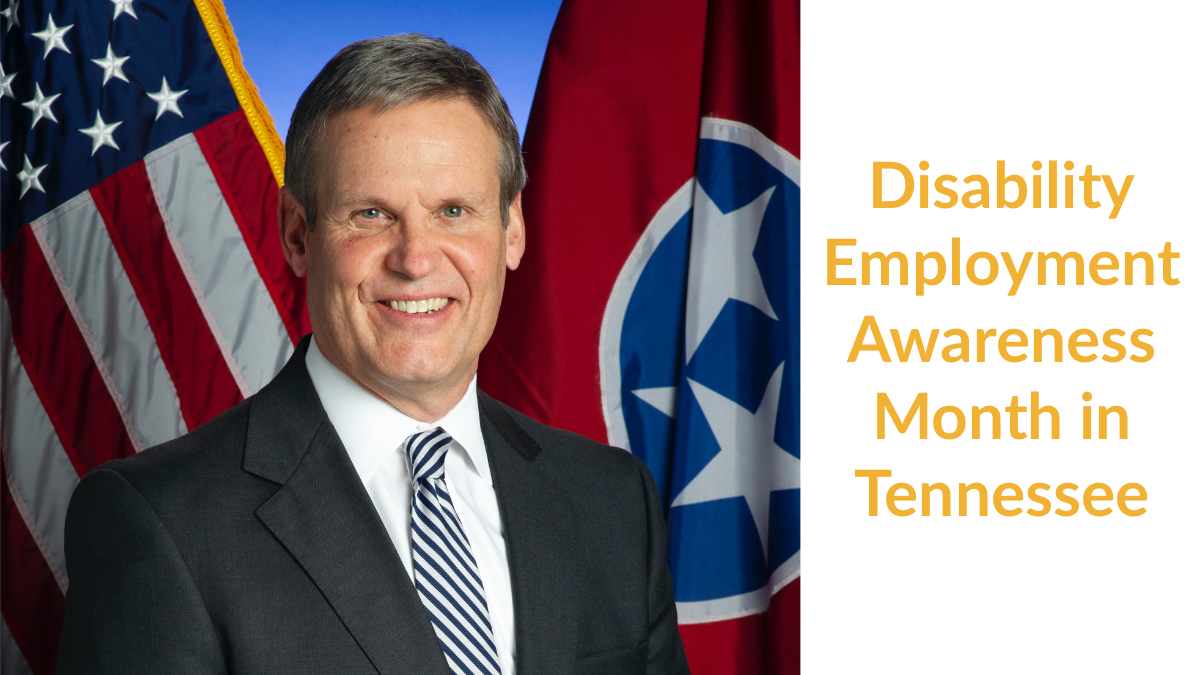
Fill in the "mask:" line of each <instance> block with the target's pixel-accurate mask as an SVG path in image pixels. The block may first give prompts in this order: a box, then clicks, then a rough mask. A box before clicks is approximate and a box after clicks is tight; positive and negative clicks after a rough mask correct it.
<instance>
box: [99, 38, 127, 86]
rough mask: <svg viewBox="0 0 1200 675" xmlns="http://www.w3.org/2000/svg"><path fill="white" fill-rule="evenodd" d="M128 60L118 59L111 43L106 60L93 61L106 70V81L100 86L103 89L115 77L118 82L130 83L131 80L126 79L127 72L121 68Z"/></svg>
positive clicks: (125, 57) (124, 57) (123, 57)
mask: <svg viewBox="0 0 1200 675" xmlns="http://www.w3.org/2000/svg"><path fill="white" fill-rule="evenodd" d="M128 60H129V57H128V56H122V57H121V58H117V56H116V55H115V54H113V50H112V43H109V45H108V53H107V54H105V56H104V58H102V59H92V63H94V64H96V65H98V66H100V67H101V68H103V69H104V81H103V82H101V83H100V86H101V87H103V86H104V85H106V84H108V81H109V80H111V79H112V78H114V77H115V78H117V79H118V80H123V81H125V82H128V81H129V78H127V77H125V71H124V70H122V68H121V67H122V66H123V65H125V62H126V61H128Z"/></svg>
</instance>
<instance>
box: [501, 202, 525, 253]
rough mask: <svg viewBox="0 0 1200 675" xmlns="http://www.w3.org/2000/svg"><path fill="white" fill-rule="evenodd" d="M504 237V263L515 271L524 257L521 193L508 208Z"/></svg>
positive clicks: (523, 220) (523, 217)
mask: <svg viewBox="0 0 1200 675" xmlns="http://www.w3.org/2000/svg"><path fill="white" fill-rule="evenodd" d="M504 234H505V237H504V262H505V263H506V264H507V265H508V269H510V270H515V269H517V266H518V265H520V264H521V256H523V255H525V216H524V215H523V214H522V213H521V193H520V192H518V193H517V196H516V198H515V199H513V201H512V204H509V206H508V229H507V230H506V231H505V233H504Z"/></svg>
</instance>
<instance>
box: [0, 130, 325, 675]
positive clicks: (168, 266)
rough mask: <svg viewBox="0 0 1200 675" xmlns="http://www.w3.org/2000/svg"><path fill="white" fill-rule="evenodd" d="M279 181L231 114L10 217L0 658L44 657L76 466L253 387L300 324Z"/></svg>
mask: <svg viewBox="0 0 1200 675" xmlns="http://www.w3.org/2000/svg"><path fill="white" fill-rule="evenodd" d="M277 190H278V185H277V184H276V182H275V179H274V175H273V174H272V173H271V170H270V167H269V165H268V164H267V161H266V158H265V156H264V155H263V152H262V149H261V148H260V146H259V145H258V141H257V139H256V138H255V136H254V133H253V131H252V130H251V128H250V126H249V124H248V123H247V121H246V119H245V116H244V114H243V113H241V112H237V113H234V114H231V115H229V116H227V117H225V118H223V119H221V120H219V121H217V122H215V123H213V124H210V125H209V126H207V127H205V128H203V129H201V130H199V131H197V132H196V133H195V134H189V135H187V136H184V137H181V138H180V139H178V140H176V141H175V142H173V143H171V144H169V145H167V146H165V147H163V148H160V149H158V150H156V151H155V152H153V153H151V154H150V155H148V156H147V157H146V158H145V159H144V160H143V161H141V162H138V163H137V164H134V165H132V166H130V167H128V168H126V169H124V170H123V171H121V172H120V173H118V174H116V175H114V176H112V177H111V178H109V179H107V180H106V181H104V182H103V183H101V184H100V185H97V186H96V187H94V188H92V189H91V190H89V191H88V192H85V193H83V194H80V195H78V196H76V197H74V198H73V199H71V200H70V201H68V202H66V203H64V204H63V205H61V206H59V207H58V208H56V209H55V210H54V211H52V212H50V213H48V214H46V215H45V216H43V217H42V218H40V219H38V220H37V221H36V222H34V223H31V224H29V225H27V226H26V227H24V228H23V229H22V230H21V231H20V232H19V233H18V234H17V236H16V237H15V238H14V240H13V241H12V243H11V245H10V246H9V248H8V249H7V250H6V251H5V252H4V254H3V259H2V260H0V285H2V287H3V296H2V297H0V378H3V382H2V384H3V395H2V398H0V451H2V456H3V474H4V485H3V486H0V487H2V490H0V497H2V499H0V520H2V521H3V537H2V538H0V545H2V546H0V598H2V600H0V614H2V615H3V624H2V625H0V668H2V669H3V672H5V673H9V672H12V673H25V672H28V673H36V674H41V673H52V672H53V670H54V664H55V660H56V652H57V645H58V634H59V631H60V628H61V623H62V615H63V605H64V593H65V592H66V589H67V586H68V583H69V580H68V579H67V574H66V564H65V559H64V553H63V527H64V523H65V517H66V509H67V504H68V502H69V500H70V495H71V492H72V490H74V488H75V486H76V485H77V484H78V483H79V480H80V478H81V477H82V476H83V475H84V474H85V473H87V472H88V471H89V470H90V469H92V468H94V467H96V466H98V465H99V464H101V463H103V462H105V461H108V460H110V459H116V458H119V457H124V456H127V455H129V454H132V453H134V452H137V451H140V450H141V449H143V448H147V447H151V446H153V445H157V444H159V443H162V442H164V441H167V440H170V439H172V438H175V437H177V436H179V435H181V434H183V433H186V432H187V431H188V430H189V429H194V428H195V427H197V426H199V425H200V424H203V423H204V422H206V421H207V420H209V419H211V418H212V417H213V416H215V415H217V414H219V413H220V412H221V411H223V410H225V409H226V408H228V407H229V406H230V405H232V404H233V403H236V402H237V401H239V400H241V399H242V398H244V397H246V396H248V395H250V394H252V393H254V392H255V391H257V390H258V389H260V388H261V387H262V386H263V385H265V384H266V383H267V382H268V381H270V379H271V378H272V377H274V375H275V373H276V372H278V370H279V369H280V368H282V366H283V364H284V362H286V360H287V358H288V357H289V356H290V355H291V353H292V351H293V349H294V347H295V344H296V342H297V341H298V339H299V337H300V336H301V335H303V334H304V333H305V332H307V330H308V321H307V316H306V314H305V309H304V285H303V280H302V279H296V278H295V277H294V276H293V275H292V274H291V271H290V269H288V267H287V265H286V262H285V261H284V259H283V255H282V251H281V250H280V246H279V238H278V237H279V235H278V231H277V227H276V221H275V204H276V192H277Z"/></svg>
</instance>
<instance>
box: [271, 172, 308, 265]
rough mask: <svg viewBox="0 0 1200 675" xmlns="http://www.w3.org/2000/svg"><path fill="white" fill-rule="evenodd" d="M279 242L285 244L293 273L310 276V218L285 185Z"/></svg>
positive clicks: (280, 213)
mask: <svg viewBox="0 0 1200 675" xmlns="http://www.w3.org/2000/svg"><path fill="white" fill-rule="evenodd" d="M276 216H277V219H278V220H279V240H280V242H282V243H283V257H284V258H285V259H287V263H288V265H290V266H291V268H292V272H294V273H295V274H296V276H298V277H302V276H304V275H306V274H308V235H309V231H308V218H306V217H305V214H304V207H302V206H300V202H298V201H297V200H296V196H295V195H293V194H292V191H291V190H289V189H288V187H287V186H286V185H285V186H283V187H281V188H279V208H278V211H277V213H276Z"/></svg>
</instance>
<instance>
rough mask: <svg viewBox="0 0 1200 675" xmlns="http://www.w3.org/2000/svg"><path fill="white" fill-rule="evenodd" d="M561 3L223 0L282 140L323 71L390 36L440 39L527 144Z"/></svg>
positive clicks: (550, 0) (516, 0)
mask: <svg viewBox="0 0 1200 675" xmlns="http://www.w3.org/2000/svg"><path fill="white" fill-rule="evenodd" d="M560 4H561V2H560V1H559V0H486V1H485V0H463V1H460V2H453V1H448V2H439V3H403V2H388V3H385V2H379V1H378V0H374V1H367V0H357V1H356V0H348V1H342V2H338V1H336V0H333V1H331V0H324V1H321V2H317V1H316V0H287V1H286V2H285V1H283V0H226V2H225V10H226V13H227V14H228V15H229V21H230V22H231V23H232V24H233V30H234V33H235V34H236V35H237V38H238V44H239V47H240V48H241V52H242V58H243V60H244V61H245V64H246V70H247V71H248V72H249V73H250V77H251V78H252V79H253V80H254V82H255V84H257V85H258V88H259V90H260V92H261V93H262V98H263V101H264V102H265V103H266V104H267V109H268V110H269V111H270V112H271V116H272V117H273V118H274V119H275V127H276V128H277V129H278V130H279V135H280V137H286V134H287V129H288V123H289V121H290V120H291V117H292V109H293V108H295V106H296V101H297V99H299V98H300V94H301V93H302V92H303V91H304V88H305V87H306V86H308V83H309V82H311V81H312V79H313V78H314V77H316V75H317V73H318V72H319V71H320V70H321V67H322V66H324V65H325V63H326V62H327V61H328V60H329V59H330V58H332V57H333V55H334V54H336V53H337V52H338V50H340V49H341V48H342V47H345V46H346V45H348V44H350V43H351V42H354V41H356V40H363V39H366V38H372V37H378V36H380V35H392V34H395V33H413V32H415V33H424V34H426V35H431V36H434V37H440V38H443V39H444V40H446V41H447V42H449V43H451V44H453V45H456V46H459V47H462V48H463V49H465V50H467V51H468V52H470V53H471V54H472V55H473V56H474V57H475V58H476V60H478V61H479V63H481V64H483V67H484V68H487V69H488V72H490V73H491V74H492V77H493V78H494V79H495V80H496V84H497V86H499V87H500V93H501V94H503V95H504V98H505V100H506V101H507V102H508V106H509V108H510V109H511V110H512V114H513V119H514V120H515V121H516V123H517V130H518V131H520V132H521V137H522V139H523V138H524V137H525V125H526V122H527V121H528V119H529V107H530V105H531V104H532V103H533V91H534V88H535V87H536V86H537V79H538V73H539V72H540V71H541V68H542V57H543V56H544V55H545V52H546V43H547V42H548V41H549V39H550V29H551V28H553V27H554V18H555V16H556V15H557V14H558V8H559V5H560Z"/></svg>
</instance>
